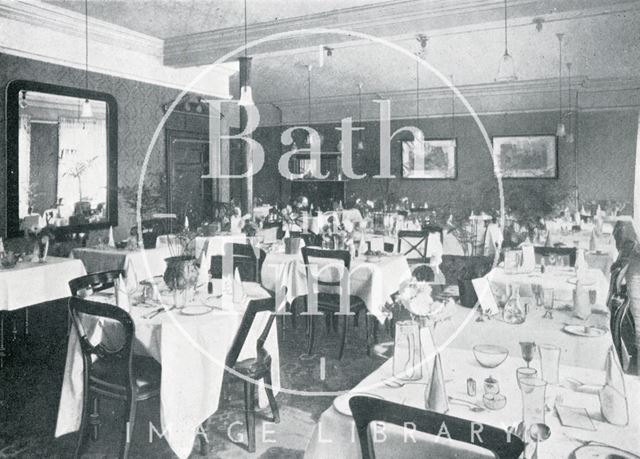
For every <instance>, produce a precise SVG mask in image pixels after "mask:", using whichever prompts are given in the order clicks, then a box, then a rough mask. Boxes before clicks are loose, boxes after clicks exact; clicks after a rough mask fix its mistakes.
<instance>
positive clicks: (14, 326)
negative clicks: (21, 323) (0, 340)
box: [11, 313, 18, 341]
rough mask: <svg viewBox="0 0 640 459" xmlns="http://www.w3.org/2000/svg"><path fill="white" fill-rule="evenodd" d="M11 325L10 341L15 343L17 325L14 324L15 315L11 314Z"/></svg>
mask: <svg viewBox="0 0 640 459" xmlns="http://www.w3.org/2000/svg"><path fill="white" fill-rule="evenodd" d="M11 323H12V324H13V329H12V330H11V341H15V340H17V339H18V324H17V323H16V315H15V313H14V314H12V317H11Z"/></svg>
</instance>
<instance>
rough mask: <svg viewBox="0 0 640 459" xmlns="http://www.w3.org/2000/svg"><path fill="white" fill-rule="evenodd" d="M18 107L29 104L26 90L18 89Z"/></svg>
mask: <svg viewBox="0 0 640 459" xmlns="http://www.w3.org/2000/svg"><path fill="white" fill-rule="evenodd" d="M18 105H20V108H27V107H28V106H29V104H28V103H27V91H20V102H18Z"/></svg>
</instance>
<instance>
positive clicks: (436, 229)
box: [422, 225, 444, 242]
mask: <svg viewBox="0 0 640 459" xmlns="http://www.w3.org/2000/svg"><path fill="white" fill-rule="evenodd" d="M422 230H423V231H426V232H427V233H429V234H431V233H437V234H439V235H440V242H444V230H443V229H442V227H441V226H438V225H423V226H422Z"/></svg>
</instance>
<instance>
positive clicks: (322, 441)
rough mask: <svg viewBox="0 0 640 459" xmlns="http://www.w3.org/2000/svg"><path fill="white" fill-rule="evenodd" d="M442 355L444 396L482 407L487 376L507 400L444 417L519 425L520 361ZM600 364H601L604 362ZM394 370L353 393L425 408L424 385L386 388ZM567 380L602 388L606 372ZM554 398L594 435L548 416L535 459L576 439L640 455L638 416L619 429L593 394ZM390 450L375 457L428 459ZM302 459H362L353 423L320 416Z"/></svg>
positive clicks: (635, 387)
mask: <svg viewBox="0 0 640 459" xmlns="http://www.w3.org/2000/svg"><path fill="white" fill-rule="evenodd" d="M441 355H442V363H443V370H444V379H445V383H446V391H447V395H449V396H452V397H456V398H463V399H466V400H473V401H474V402H476V403H478V404H479V405H481V406H482V395H483V389H482V381H483V380H484V379H485V378H487V377H488V376H493V377H494V378H495V379H497V380H498V381H499V384H500V390H501V393H502V394H504V395H505V396H506V398H507V405H506V406H505V408H503V409H502V410H499V411H491V410H485V411H482V412H479V413H475V412H472V411H471V410H469V408H468V407H466V406H461V405H458V404H450V410H449V412H448V413H447V414H449V415H452V416H456V417H460V418H465V419H469V420H472V421H476V422H481V423H485V424H490V425H494V426H496V427H499V428H503V429H506V428H507V427H508V426H515V425H517V424H518V423H519V422H520V421H521V420H522V396H521V394H520V391H519V389H518V386H517V382H516V378H515V374H516V369H517V368H518V367H521V366H522V360H521V359H519V358H517V357H509V358H508V359H507V360H506V361H505V362H504V363H503V364H502V365H500V366H499V367H497V368H493V369H487V368H482V367H481V366H480V365H479V364H478V363H477V362H476V361H475V359H474V357H473V354H472V352H471V351H469V350H466V351H465V350H459V349H452V348H446V349H444V351H442V353H441ZM600 363H601V365H604V362H600ZM392 366H393V362H392V359H389V360H388V361H387V362H386V363H385V364H384V365H382V366H381V367H380V368H379V369H378V370H376V371H374V372H373V373H372V374H370V375H369V376H367V377H366V378H365V379H364V380H363V381H362V382H361V383H360V384H358V386H356V387H355V388H354V389H353V390H352V391H351V392H352V393H357V392H368V393H372V392H373V393H375V394H378V395H380V396H382V397H384V398H385V399H386V400H389V401H393V402H396V403H403V404H406V405H410V406H414V407H418V408H424V407H425V397H424V392H425V387H426V385H425V384H426V382H427V381H424V384H407V385H405V386H403V387H400V388H392V387H388V386H386V385H385V384H384V383H383V382H382V381H384V380H385V379H388V378H390V377H391V376H392ZM532 366H533V367H535V368H537V369H538V370H539V368H540V365H539V361H538V359H536V360H534V362H533V363H532ZM566 376H571V377H573V378H576V379H578V380H580V381H585V382H587V381H588V383H589V384H603V383H604V371H601V370H593V369H584V368H576V367H572V366H568V365H561V367H560V379H561V380H562V379H563V378H564V377H566ZM469 377H472V378H474V379H475V380H476V382H477V383H478V385H477V387H478V389H477V394H478V395H477V396H476V397H469V396H468V395H467V391H466V380H467V378H469ZM625 383H626V387H627V394H628V396H629V407H630V411H631V413H634V412H635V410H637V407H638V406H640V380H639V379H638V378H637V377H632V376H627V377H625ZM557 395H560V396H561V397H562V398H563V401H562V404H563V405H567V406H571V407H583V408H585V409H586V410H587V412H588V414H589V416H590V417H591V419H592V420H593V422H594V424H595V426H596V429H597V430H596V431H585V430H580V429H577V428H570V427H563V426H562V425H561V424H560V422H559V420H558V417H557V415H556V414H555V413H553V412H547V413H546V417H545V422H546V424H548V425H549V427H550V428H551V437H550V438H549V439H548V440H547V441H545V442H544V443H540V447H539V450H538V457H539V458H549V459H561V458H569V455H570V453H571V452H572V451H573V450H574V449H576V448H577V447H579V446H580V445H581V443H580V442H579V441H577V439H581V440H584V441H590V440H593V441H601V442H603V443H605V444H609V445H612V446H616V447H619V448H622V449H625V450H628V451H631V452H634V453H635V454H640V441H639V440H638V432H639V431H640V417H638V416H634V415H633V414H632V415H631V416H630V422H629V425H627V426H623V427H620V426H614V425H611V424H608V423H606V422H605V421H604V419H603V417H602V415H601V413H600V404H599V401H598V396H597V395H594V394H587V393H582V392H573V391H571V390H569V389H564V388H561V387H559V386H549V387H548V388H547V392H546V401H547V404H548V405H550V406H554V401H555V399H556V396H557ZM407 421H411V419H407ZM393 446H395V447H397V448H398V449H395V450H393V451H390V450H389V449H390V448H391V447H392V445H390V444H389V445H387V444H384V443H382V444H378V445H377V446H376V449H377V452H378V454H379V455H380V456H379V457H398V458H409V457H427V456H429V454H428V452H427V451H424V450H421V451H416V447H415V445H413V444H412V442H411V441H409V442H407V443H405V444H404V445H399V444H395V445H393ZM382 451H384V453H383V452H382ZM385 453H386V454H385ZM527 454H528V455H527V456H526V457H531V456H530V455H531V454H532V451H531V449H530V448H528V449H527ZM304 457H305V458H307V459H325V458H326V459H334V458H336V457H341V458H345V459H346V458H349V459H352V458H353V459H357V458H359V457H361V452H360V443H359V441H358V435H357V433H356V431H355V427H354V423H353V419H352V418H351V417H350V416H345V415H343V414H341V413H339V412H338V411H337V410H336V409H335V408H334V407H333V406H331V407H329V409H327V410H326V411H325V412H324V413H323V414H322V415H321V416H320V420H319V421H318V423H317V424H316V427H315V429H314V432H313V434H312V436H311V439H310V440H309V443H308V445H307V449H306V452H305V456H304Z"/></svg>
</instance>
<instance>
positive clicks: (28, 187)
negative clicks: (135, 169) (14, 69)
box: [18, 90, 109, 229]
mask: <svg viewBox="0 0 640 459" xmlns="http://www.w3.org/2000/svg"><path fill="white" fill-rule="evenodd" d="M19 116H20V121H19V131H18V199H19V205H18V216H19V218H20V222H21V225H20V226H21V229H25V228H24V224H25V222H26V221H29V220H31V221H33V217H35V216H36V215H39V216H41V217H42V224H48V225H54V226H76V225H85V224H91V223H104V222H107V221H108V220H109V213H108V211H107V203H108V187H107V185H108V154H107V143H108V138H107V134H108V133H107V103H106V102H105V101H101V100H89V105H85V99H84V98H79V97H70V96H63V95H57V94H50V93H45V92H38V91H29V90H22V91H20V95H19ZM27 216H31V217H32V218H28V219H25V217H27Z"/></svg>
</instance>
